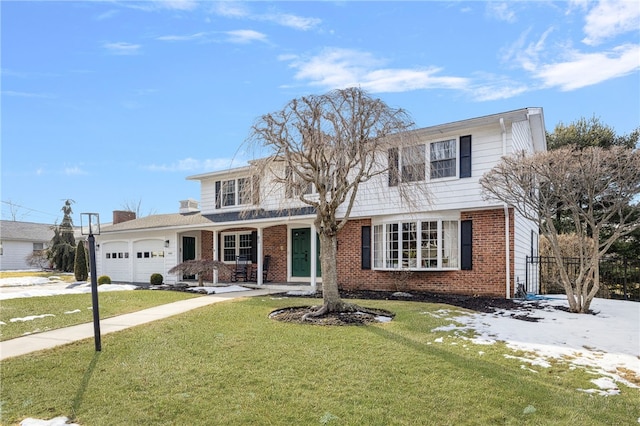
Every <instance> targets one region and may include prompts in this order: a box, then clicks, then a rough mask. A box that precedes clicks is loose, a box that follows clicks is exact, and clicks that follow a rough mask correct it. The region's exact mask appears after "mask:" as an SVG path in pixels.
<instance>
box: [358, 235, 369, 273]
mask: <svg viewBox="0 0 640 426" xmlns="http://www.w3.org/2000/svg"><path fill="white" fill-rule="evenodd" d="M360 247H361V250H360V251H361V254H362V269H371V226H363V227H362V237H361V239H360Z"/></svg>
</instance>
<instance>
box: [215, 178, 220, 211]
mask: <svg viewBox="0 0 640 426" xmlns="http://www.w3.org/2000/svg"><path fill="white" fill-rule="evenodd" d="M220 205H221V204H220V181H219V180H217V181H216V209H219V208H220Z"/></svg>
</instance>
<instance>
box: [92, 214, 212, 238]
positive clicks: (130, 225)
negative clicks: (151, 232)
mask: <svg viewBox="0 0 640 426" xmlns="http://www.w3.org/2000/svg"><path fill="white" fill-rule="evenodd" d="M189 225H211V221H210V220H209V219H207V218H206V217H204V216H202V215H201V214H200V212H194V213H171V214H154V215H151V216H146V217H141V218H138V219H133V220H128V221H126V222H120V223H118V224H116V225H109V226H102V227H101V229H100V233H108V232H118V231H131V230H137V229H152V228H167V227H175V226H189Z"/></svg>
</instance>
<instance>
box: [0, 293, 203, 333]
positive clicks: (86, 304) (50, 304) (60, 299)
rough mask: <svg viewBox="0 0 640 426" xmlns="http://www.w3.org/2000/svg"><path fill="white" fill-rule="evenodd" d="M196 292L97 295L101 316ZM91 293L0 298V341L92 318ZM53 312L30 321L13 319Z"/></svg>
mask: <svg viewBox="0 0 640 426" xmlns="http://www.w3.org/2000/svg"><path fill="white" fill-rule="evenodd" d="M191 297H198V296H197V295H193V294H189V293H178V292H172V291H152V290H135V291H107V292H100V293H99V294H98V306H99V310H100V318H109V317H112V316H115V315H121V314H126V313H129V312H135V311H139V310H141V309H146V308H150V307H153V306H158V305H163V304H166V303H171V302H175V301H177V300H183V299H187V298H191ZM91 306H92V303H91V294H67V295H60V296H42V297H25V298H19V299H7V300H2V301H0V321H2V322H4V323H5V324H0V341H3V340H9V339H13V338H16V337H20V336H23V335H25V334H32V333H39V332H42V331H48V330H54V329H57V328H62V327H68V326H71V325H76V324H83V323H87V322H92V321H93V311H92V309H91ZM38 315H53V316H46V317H43V318H35V319H32V320H29V321H13V322H12V321H11V319H16V318H25V317H29V316H38Z"/></svg>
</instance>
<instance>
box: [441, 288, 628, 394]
mask: <svg viewBox="0 0 640 426" xmlns="http://www.w3.org/2000/svg"><path fill="white" fill-rule="evenodd" d="M535 302H537V303H538V304H539V307H540V308H541V309H533V310H532V311H531V313H530V314H529V316H530V317H532V318H537V321H535V322H534V321H523V320H519V319H517V318H514V317H515V316H518V315H522V313H523V312H522V311H519V312H516V311H510V310H500V311H497V312H495V313H490V314H488V313H474V314H469V315H464V314H463V315H459V314H460V313H461V311H458V310H456V311H451V312H449V314H448V315H447V316H446V318H448V319H450V320H451V321H453V322H454V323H452V324H450V325H448V326H444V327H439V328H436V329H434V331H445V332H453V334H454V335H455V336H456V337H461V335H459V334H456V331H457V330H469V329H471V330H473V331H474V332H475V333H476V334H477V336H476V337H475V338H474V339H471V341H472V342H473V343H477V344H492V343H495V342H497V341H502V342H505V343H506V345H507V346H508V347H509V348H510V349H513V350H519V351H524V352H525V353H526V354H528V355H525V356H522V357H517V359H518V360H519V361H521V362H523V365H522V368H523V369H525V370H531V368H530V367H532V366H538V367H541V368H547V367H549V366H550V364H549V360H550V359H555V360H565V361H568V362H569V363H570V364H571V366H572V367H575V366H581V367H585V368H587V371H589V372H591V373H593V374H594V375H597V376H599V378H597V379H594V380H592V383H594V385H595V387H596V388H597V389H580V390H582V391H585V392H590V393H598V394H601V395H615V394H617V393H618V392H619V391H618V389H617V387H616V385H615V384H614V382H617V383H623V384H625V385H626V386H629V387H634V388H638V387H639V386H638V385H637V383H640V303H637V302H629V301H623V300H611V299H594V300H593V302H592V304H591V310H592V311H593V313H594V314H593V315H591V314H574V313H570V312H568V310H566V308H567V307H568V302H567V300H566V297H565V296H564V295H562V296H551V297H546V298H543V299H540V300H536V301H535ZM521 303H523V304H524V305H525V306H526V305H527V304H531V303H532V302H521ZM558 308H562V309H558ZM505 357H513V356H512V355H505ZM514 358H515V357H514ZM525 364H527V365H525ZM633 376H635V377H633ZM628 379H632V381H630V380H628Z"/></svg>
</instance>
